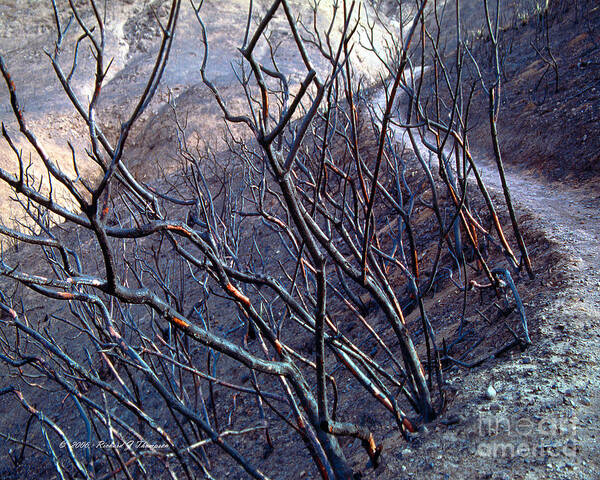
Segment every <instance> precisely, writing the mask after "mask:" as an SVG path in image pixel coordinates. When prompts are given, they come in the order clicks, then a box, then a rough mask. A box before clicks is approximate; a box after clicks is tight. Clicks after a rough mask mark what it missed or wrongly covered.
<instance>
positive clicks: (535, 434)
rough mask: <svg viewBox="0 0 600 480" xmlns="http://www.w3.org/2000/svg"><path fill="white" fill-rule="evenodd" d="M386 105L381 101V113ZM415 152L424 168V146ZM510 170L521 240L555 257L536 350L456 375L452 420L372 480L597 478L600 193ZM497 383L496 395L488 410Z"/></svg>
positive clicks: (531, 297) (483, 164) (547, 273)
mask: <svg viewBox="0 0 600 480" xmlns="http://www.w3.org/2000/svg"><path fill="white" fill-rule="evenodd" d="M384 99H385V96H384V95H383V94H381V95H379V96H378V97H377V98H375V105H376V106H377V105H379V106H381V105H382V102H383V100H384ZM393 128H394V134H395V137H396V141H400V142H405V143H408V144H409V145H410V142H409V141H408V137H407V135H406V132H405V131H404V130H403V129H402V128H399V127H393ZM409 148H410V146H409ZM417 148H419V150H420V151H421V153H422V154H423V155H425V158H427V156H428V152H427V150H426V149H425V147H424V146H423V145H422V144H419V143H418V140H417ZM473 153H474V157H475V159H476V162H477V166H478V169H479V171H480V174H481V176H482V179H483V181H484V183H485V184H486V187H487V188H488V190H489V191H490V193H491V194H492V195H493V196H495V197H496V198H497V199H498V201H497V203H498V204H503V203H504V197H503V193H502V186H501V181H500V177H499V174H498V170H497V167H496V165H495V163H493V162H492V160H491V159H488V158H485V156H483V155H482V154H478V153H476V152H473ZM504 167H505V173H506V180H507V183H508V186H509V189H510V192H511V197H512V200H513V204H514V206H515V209H516V213H517V217H518V218H519V222H520V225H521V228H522V230H523V231H524V232H525V235H526V236H529V237H534V236H538V238H540V237H541V238H542V239H543V242H549V244H550V250H552V251H554V253H555V255H554V256H553V257H552V258H553V259H554V264H552V263H549V264H543V260H542V259H541V258H538V257H537V255H535V254H534V255H533V262H534V269H535V270H536V272H537V279H536V280H534V281H525V285H526V287H525V288H526V290H528V298H527V300H526V301H525V307H526V310H527V315H528V318H529V320H530V322H531V323H532V324H535V334H534V338H533V340H534V344H533V345H532V346H531V347H530V348H529V349H528V350H526V351H525V352H524V353H522V354H518V353H516V354H513V355H512V359H511V360H512V361H506V359H498V360H492V361H490V362H487V363H486V364H484V365H482V366H481V367H478V368H475V369H473V370H470V372H469V374H468V375H464V371H463V372H455V373H454V374H453V373H452V372H450V373H449V375H448V377H447V379H448V384H449V385H450V387H451V389H452V390H453V391H456V392H457V393H456V397H455V398H454V399H453V400H452V404H451V405H450V407H449V410H448V411H447V412H446V413H445V414H444V416H443V418H442V419H440V421H439V423H438V424H437V425H436V424H434V425H432V426H431V429H430V430H431V431H429V432H427V433H425V434H424V435H423V436H422V438H421V439H418V440H417V441H416V442H415V444H414V445H413V446H410V447H409V448H405V449H403V450H402V451H401V452H399V453H397V452H396V453H394V454H393V456H392V458H391V459H390V460H389V464H388V466H387V467H386V470H385V471H386V473H385V474H384V473H383V471H382V472H375V473H374V474H373V475H369V476H368V478H384V477H385V478H390V479H391V478H409V477H410V478H423V479H429V478H465V479H466V478H469V479H471V478H493V479H496V478H497V479H513V478H524V479H539V478H548V479H553V478H556V479H566V478H569V479H571V478H580V479H590V478H600V463H599V461H598V457H599V454H600V444H599V438H600V427H599V425H600V418H599V417H600V391H599V389H598V385H599V384H600V208H599V207H600V196H599V195H598V192H597V190H595V189H594V188H593V187H581V188H574V187H572V186H569V185H565V184H563V183H558V182H551V181H547V180H545V178H543V177H542V176H540V175H537V176H534V175H532V174H530V173H528V172H526V171H524V170H522V169H520V168H518V167H515V166H514V165H511V164H510V163H509V164H507V163H506V162H505V165H504ZM536 243H538V244H539V243H540V242H539V241H538V242H536ZM536 261H537V262H538V263H540V264H539V265H537V266H536V265H535V262H536ZM536 285H537V286H536ZM532 292H535V294H534V293H532ZM490 384H492V385H493V386H494V387H495V389H496V391H497V393H498V395H497V397H496V398H494V399H493V400H491V401H490V399H489V398H488V399H486V398H485V397H486V394H485V392H486V389H487V387H488V386H489V385H490ZM446 424H448V425H446ZM397 440H398V439H396V438H394V439H392V440H390V441H389V445H390V447H391V448H393V445H396V448H397V444H394V442H396V441H397ZM405 472H406V473H405ZM409 472H410V474H409ZM436 474H437V476H436ZM405 475H409V477H405Z"/></svg>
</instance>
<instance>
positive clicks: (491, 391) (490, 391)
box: [485, 384, 498, 400]
mask: <svg viewBox="0 0 600 480" xmlns="http://www.w3.org/2000/svg"><path fill="white" fill-rule="evenodd" d="M497 396H498V394H497V393H496V389H495V388H494V386H493V385H491V384H490V386H489V387H488V388H487V390H486V391H485V398H487V399H488V400H494V399H495V398H496V397H497Z"/></svg>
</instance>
